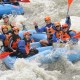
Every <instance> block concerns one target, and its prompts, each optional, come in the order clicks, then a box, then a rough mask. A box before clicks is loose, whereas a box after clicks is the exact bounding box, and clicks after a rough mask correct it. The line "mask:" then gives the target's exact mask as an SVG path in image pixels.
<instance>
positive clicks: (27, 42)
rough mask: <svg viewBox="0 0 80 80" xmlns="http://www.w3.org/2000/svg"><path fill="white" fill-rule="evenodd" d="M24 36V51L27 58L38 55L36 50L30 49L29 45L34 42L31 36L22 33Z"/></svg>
mask: <svg viewBox="0 0 80 80" xmlns="http://www.w3.org/2000/svg"><path fill="white" fill-rule="evenodd" d="M23 36H24V41H25V50H26V54H27V55H28V56H32V55H35V54H36V53H38V50H37V49H36V48H35V46H34V48H32V49H31V48H30V43H32V42H34V39H31V34H30V32H24V33H23Z"/></svg>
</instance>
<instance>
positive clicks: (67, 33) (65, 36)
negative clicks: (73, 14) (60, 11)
mask: <svg viewBox="0 0 80 80" xmlns="http://www.w3.org/2000/svg"><path fill="white" fill-rule="evenodd" d="M75 35H76V31H74V30H69V26H68V24H66V23H65V24H63V25H62V35H61V40H62V41H63V42H64V43H66V42H67V40H69V39H71V38H73V36H75Z"/></svg>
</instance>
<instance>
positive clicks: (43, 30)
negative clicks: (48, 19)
mask: <svg viewBox="0 0 80 80" xmlns="http://www.w3.org/2000/svg"><path fill="white" fill-rule="evenodd" d="M34 27H35V30H36V31H37V32H46V27H45V26H42V27H41V28H38V24H37V23H36V22H34Z"/></svg>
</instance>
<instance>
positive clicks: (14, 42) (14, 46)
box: [11, 38, 20, 49]
mask: <svg viewBox="0 0 80 80" xmlns="http://www.w3.org/2000/svg"><path fill="white" fill-rule="evenodd" d="M19 40H20V38H18V39H17V40H16V41H13V42H12V46H11V47H12V48H13V49H17V43H18V41H19Z"/></svg>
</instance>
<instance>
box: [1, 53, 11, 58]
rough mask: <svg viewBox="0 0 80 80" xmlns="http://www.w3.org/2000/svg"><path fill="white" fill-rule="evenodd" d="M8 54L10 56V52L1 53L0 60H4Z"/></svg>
mask: <svg viewBox="0 0 80 80" xmlns="http://www.w3.org/2000/svg"><path fill="white" fill-rule="evenodd" d="M9 54H12V52H2V53H1V54H0V59H3V58H5V57H7V56H8V55H9Z"/></svg>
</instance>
